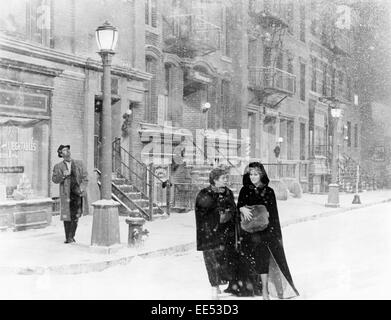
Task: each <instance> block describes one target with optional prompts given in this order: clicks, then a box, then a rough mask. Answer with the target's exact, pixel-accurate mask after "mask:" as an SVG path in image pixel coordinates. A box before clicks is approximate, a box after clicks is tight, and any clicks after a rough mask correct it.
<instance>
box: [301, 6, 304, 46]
mask: <svg viewBox="0 0 391 320" xmlns="http://www.w3.org/2000/svg"><path fill="white" fill-rule="evenodd" d="M300 41H303V42H305V5H304V4H301V5H300Z"/></svg>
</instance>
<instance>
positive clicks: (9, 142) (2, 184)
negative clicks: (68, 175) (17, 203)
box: [0, 117, 49, 201]
mask: <svg viewBox="0 0 391 320" xmlns="http://www.w3.org/2000/svg"><path fill="white" fill-rule="evenodd" d="M0 145H1V148H0V201H5V200H25V199H26V200H28V199H36V198H46V197H48V196H49V176H48V174H49V167H48V166H49V122H48V121H47V120H38V119H29V118H18V117H14V118H11V117H0Z"/></svg>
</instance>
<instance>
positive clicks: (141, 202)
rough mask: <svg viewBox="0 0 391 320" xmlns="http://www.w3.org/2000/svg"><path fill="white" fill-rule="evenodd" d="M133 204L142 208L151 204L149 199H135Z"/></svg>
mask: <svg viewBox="0 0 391 320" xmlns="http://www.w3.org/2000/svg"><path fill="white" fill-rule="evenodd" d="M133 202H134V203H136V204H137V205H139V206H140V207H144V206H145V205H148V204H149V200H148V199H134V200H133Z"/></svg>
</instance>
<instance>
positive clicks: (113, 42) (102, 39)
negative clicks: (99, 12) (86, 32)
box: [95, 21, 118, 53]
mask: <svg viewBox="0 0 391 320" xmlns="http://www.w3.org/2000/svg"><path fill="white" fill-rule="evenodd" d="M95 37H96V43H97V45H98V49H99V51H100V52H102V51H108V52H112V53H114V50H115V48H116V46H117V41H118V30H117V28H116V27H114V26H112V25H111V24H110V22H108V21H105V23H104V24H103V25H101V26H100V27H98V28H97V29H96V31H95Z"/></svg>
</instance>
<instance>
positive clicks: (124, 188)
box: [118, 184, 137, 193]
mask: <svg viewBox="0 0 391 320" xmlns="http://www.w3.org/2000/svg"><path fill="white" fill-rule="evenodd" d="M118 189H120V190H121V191H122V192H124V193H129V192H137V190H136V189H135V187H133V186H132V185H130V184H123V185H119V186H118Z"/></svg>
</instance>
